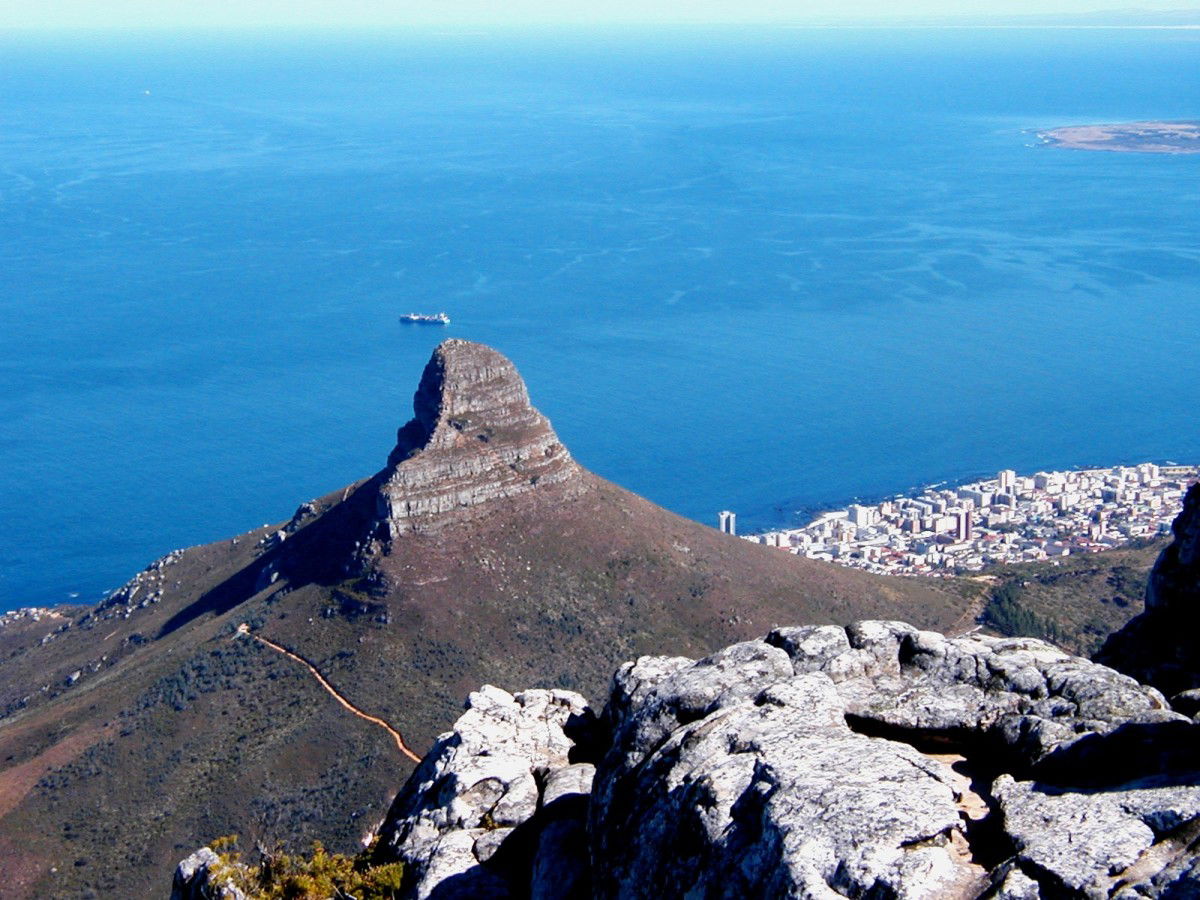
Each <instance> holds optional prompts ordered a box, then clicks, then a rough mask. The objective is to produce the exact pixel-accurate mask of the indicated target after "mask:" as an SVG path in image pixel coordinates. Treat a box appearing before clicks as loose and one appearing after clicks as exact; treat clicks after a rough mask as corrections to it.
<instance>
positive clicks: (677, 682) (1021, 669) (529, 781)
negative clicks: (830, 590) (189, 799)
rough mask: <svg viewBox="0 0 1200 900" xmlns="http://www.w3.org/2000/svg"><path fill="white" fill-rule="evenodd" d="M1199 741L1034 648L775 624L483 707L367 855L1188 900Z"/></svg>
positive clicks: (430, 893) (544, 874)
mask: <svg viewBox="0 0 1200 900" xmlns="http://www.w3.org/2000/svg"><path fill="white" fill-rule="evenodd" d="M1198 738H1200V725H1197V724H1195V723H1193V722H1192V721H1191V720H1190V719H1188V718H1187V717H1185V716H1183V715H1181V714H1179V713H1176V712H1173V711H1171V710H1170V709H1169V708H1168V706H1167V704H1166V702H1165V701H1164V699H1163V696H1162V695H1161V694H1160V693H1159V692H1158V691H1157V690H1156V689H1154V688H1152V687H1146V686H1143V685H1140V684H1139V683H1138V682H1136V681H1134V680H1133V679H1132V678H1130V677H1128V676H1125V675H1121V674H1119V673H1118V672H1116V671H1114V670H1112V669H1108V668H1106V667H1104V666H1101V665H1099V664H1096V663H1092V662H1089V661H1087V660H1084V659H1081V658H1078V657H1073V656H1070V655H1068V654H1066V653H1063V652H1061V651H1059V650H1057V649H1055V648H1054V647H1052V646H1050V645H1049V644H1046V643H1044V642H1042V641H1038V640H1033V639H1024V638H1020V639H998V638H990V637H984V636H980V635H972V636H967V637H960V638H947V637H943V636H942V635H940V634H935V633H932V632H925V631H919V630H917V629H916V628H913V627H912V626H910V625H906V624H904V623H901V622H880V621H868V622H859V623H856V624H854V625H850V626H848V627H844V628H843V627H839V626H813V627H802V628H780V629H776V630H775V631H772V632H771V633H770V634H769V635H767V636H766V637H765V638H763V639H761V640H754V641H748V642H745V643H741V644H735V645H733V646H731V647H728V648H726V649H724V650H722V651H720V652H718V653H715V654H713V655H712V656H709V657H707V658H705V659H701V660H698V661H695V660H691V659H686V658H681V657H642V658H640V659H638V660H636V661H633V662H629V663H626V664H625V665H623V666H622V667H621V668H620V669H619V670H618V671H617V673H616V674H615V676H614V678H613V683H612V687H611V691H610V695H609V697H608V701H607V703H606V705H605V707H604V710H603V713H602V714H601V715H599V716H596V715H594V713H593V711H592V710H590V709H589V708H588V706H587V704H586V703H585V702H584V700H583V698H582V697H579V696H578V695H576V694H571V693H569V692H565V691H526V692H524V693H521V694H516V695H511V694H508V693H506V692H504V691H501V690H499V689H497V688H494V687H485V688H483V689H481V690H480V691H478V692H476V693H474V694H472V695H471V698H470V700H469V701H468V708H467V711H466V713H465V714H464V715H463V716H462V717H461V718H460V719H459V720H458V722H457V723H456V724H455V727H454V730H453V731H451V732H449V733H447V734H445V735H443V736H442V737H441V738H440V739H439V740H438V742H437V744H436V745H435V747H434V748H433V750H431V751H430V753H429V755H428V756H427V757H426V758H425V760H424V761H423V762H422V764H421V766H420V767H419V768H418V770H417V771H416V772H415V773H414V775H413V776H412V778H411V779H410V780H409V782H408V783H407V785H406V786H405V788H404V789H403V790H402V791H401V793H400V795H399V796H398V797H397V798H396V801H395V803H394V804H393V806H392V810H391V812H390V814H389V816H388V819H387V821H386V822H385V824H384V826H383V828H382V830H381V834H380V837H381V840H380V843H379V847H380V851H379V852H380V854H381V861H382V860H394V859H399V860H403V861H404V862H405V863H406V865H407V867H408V874H409V883H408V888H407V890H408V894H407V896H412V897H418V898H438V900H445V898H452V897H534V898H539V900H549V898H568V897H587V896H592V897H596V898H616V897H620V898H658V897H689V898H701V897H703V898H735V897H738V898H740V897H797V898H842V897H845V898H867V897H869V898H959V897H961V898H968V897H970V898H975V897H987V898H1006V900H1018V898H1020V900H1033V898H1060V897H1087V898H1099V897H1117V898H1140V897H1196V896H1200V753H1197V752H1196V751H1197V747H1198V746H1200V742H1198V740H1197V739H1198ZM189 859H192V860H194V859H195V857H192V858H189ZM193 868H194V867H193ZM181 871H182V869H181ZM202 872H203V870H202V867H201V869H200V874H201V875H202ZM179 877H180V876H177V885H178V884H179ZM192 877H193V878H195V877H199V876H198V875H197V874H196V872H195V871H193V873H192ZM185 886H186V885H185ZM180 896H200V895H195V894H183V895H180Z"/></svg>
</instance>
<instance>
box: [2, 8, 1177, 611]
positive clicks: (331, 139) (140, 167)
mask: <svg viewBox="0 0 1200 900" xmlns="http://www.w3.org/2000/svg"><path fill="white" fill-rule="evenodd" d="M1151 118H1159V119H1172V118H1200V32H1195V31H1191V32H1189V31H1097V30H1085V31H1070V30H1061V31H1047V30H1028V31H1026V30H1001V31H967V30H948V31H919V30H914V31H884V30H802V29H777V30H774V31H766V30H729V29H726V30H723V31H702V30H694V29H693V30H686V31H659V32H656V33H649V32H633V31H609V32H593V33H591V34H587V35H583V34H578V33H570V32H543V33H525V34H516V33H503V32H496V33H490V34H488V33H482V34H432V33H411V34H381V35H374V36H369V37H368V36H340V37H330V36H324V37H314V36H304V35H292V36H283V37H281V36H270V37H268V36H262V35H257V36H250V35H241V36H218V35H210V36H203V37H197V36H190V37H185V36H163V35H160V36H150V37H142V38H137V39H134V38H123V39H114V38H112V37H105V36H95V35H93V36H73V37H53V38H51V37H41V38H35V37H30V36H17V35H8V36H0V473H2V474H0V608H11V607H16V606H20V605H27V604H32V603H52V602H60V601H65V600H68V599H70V598H72V597H74V596H75V595H79V598H80V599H82V600H94V599H96V598H97V597H98V596H99V595H100V594H101V592H102V591H104V590H105V589H108V588H112V587H114V586H116V585H117V584H119V583H120V582H122V581H123V580H124V579H125V578H127V577H128V576H129V575H130V574H131V573H132V572H133V571H135V570H137V569H139V568H141V566H143V565H144V564H145V563H146V562H148V561H149V560H151V559H152V558H154V557H156V556H158V555H160V554H162V553H164V552H166V551H167V550H170V549H171V548H173V547H177V546H184V545H188V544H194V543H201V542H205V541H210V540H214V539H217V538H221V537H225V536H229V535H232V534H235V533H238V532H241V531H243V530H246V529H248V528H251V527H254V526H256V525H258V524H261V523H262V522H265V521H273V520H279V519H282V518H285V517H286V516H288V515H289V514H290V513H291V512H292V510H293V509H294V508H295V507H296V506H297V505H298V504H299V503H300V502H302V501H304V500H306V499H308V498H310V497H313V496H317V495H319V494H322V493H325V492H328V491H330V490H333V489H336V488H338V487H340V486H342V485H343V484H345V483H347V482H349V481H351V480H353V479H356V478H359V477H361V476H364V475H367V474H369V473H371V472H373V471H375V470H376V469H378V468H379V467H380V466H381V465H382V463H383V461H384V460H385V458H386V456H387V453H388V450H389V449H390V448H391V446H392V443H393V441H394V435H395V429H396V428H397V426H399V425H400V424H401V423H402V422H403V421H404V420H405V419H406V418H407V416H408V414H409V412H410V409H411V407H410V401H411V394H412V390H413V388H414V387H415V385H416V381H417V379H418V377H419V374H420V371H421V367H422V365H423V363H424V361H425V359H426V358H427V356H428V354H429V352H430V350H431V348H432V347H433V346H434V344H435V343H436V342H437V341H438V340H440V339H441V338H443V337H447V336H460V337H466V338H471V339H475V340H480V341H485V342H487V343H490V344H493V345H494V346H496V347H497V348H499V349H500V350H502V351H503V352H504V353H506V354H508V355H509V356H510V357H511V358H512V359H513V360H514V361H515V362H516V363H517V365H518V366H519V368H520V370H521V372H522V373H523V374H524V376H525V378H526V380H527V382H528V383H529V387H530V390H531V393H532V395H533V398H534V401H535V403H536V404H537V405H538V406H539V407H540V408H541V409H542V410H543V411H544V412H546V413H547V414H548V415H549V416H550V417H551V419H552V420H553V422H554V424H555V426H556V428H557V429H558V431H559V434H560V435H561V436H562V438H563V439H564V441H565V442H566V443H567V445H568V446H569V447H570V448H571V450H572V451H573V453H574V454H575V455H576V456H577V457H578V458H579V459H580V460H581V461H582V462H583V463H584V464H585V465H587V466H588V467H590V468H591V469H593V470H595V471H596V472H598V473H600V474H602V475H604V476H606V477H608V478H610V479H613V480H614V481H617V482H619V483H620V484H622V485H625V486H626V487H629V488H631V489H633V490H635V491H638V492H639V493H642V494H644V495H646V496H647V497H649V498H651V499H652V500H654V501H656V502H658V503H661V504H663V505H665V506H667V507H669V508H671V509H673V510H676V511H678V512H680V513H683V514H684V515H688V516H691V517H694V518H697V519H700V520H701V521H705V522H710V523H711V522H713V521H715V518H714V517H715V513H716V511H717V510H719V509H722V508H730V509H733V510H735V511H737V512H739V513H740V516H741V524H742V526H743V528H746V527H751V526H754V525H759V526H766V525H770V524H775V523H778V522H781V521H789V520H790V519H791V518H792V517H794V516H795V513H796V511H797V510H798V509H801V508H805V507H811V506H817V505H821V504H827V503H842V502H845V501H847V500H849V499H850V498H852V497H855V496H873V495H880V494H884V493H888V492H892V491H898V490H902V489H905V488H907V487H910V486H912V485H916V484H920V483H925V482H930V481H937V480H941V479H954V478H964V477H969V476H973V475H979V474H983V473H988V472H992V471H995V470H997V469H999V468H1001V467H1012V468H1015V469H1018V470H1020V471H1033V470H1036V469H1039V468H1065V467H1069V466H1075V465H1081V464H1105V463H1115V462H1120V461H1138V460H1142V459H1158V460H1165V459H1177V460H1181V461H1195V460H1198V459H1200V430H1198V429H1197V427H1196V397H1197V396H1198V394H1200V362H1198V360H1200V356H1198V355H1197V352H1196V345H1197V337H1198V336H1200V240H1198V238H1200V156H1190V157H1189V156H1156V155H1145V154H1107V153H1087V152H1079V151H1068V150H1062V149H1054V148H1049V147H1044V146H1037V145H1036V141H1035V139H1034V137H1033V136H1032V135H1031V134H1030V133H1028V131H1029V129H1037V128H1045V127H1052V126H1056V125H1064V124H1074V123H1087V122H1107V121H1122V120H1134V119H1151ZM443 309H444V310H446V311H447V312H449V313H450V314H451V316H452V317H453V320H454V322H453V325H452V326H450V327H449V328H447V329H436V328H420V327H411V326H409V327H404V326H402V325H400V324H399V322H398V321H397V316H398V315H399V314H400V313H402V312H407V311H410V310H417V311H437V310H443Z"/></svg>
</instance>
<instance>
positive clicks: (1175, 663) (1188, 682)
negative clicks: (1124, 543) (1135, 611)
mask: <svg viewBox="0 0 1200 900" xmlns="http://www.w3.org/2000/svg"><path fill="white" fill-rule="evenodd" d="M1171 531H1172V533H1173V534H1174V536H1175V539H1174V540H1173V541H1172V542H1171V544H1170V545H1169V546H1168V547H1167V548H1166V549H1165V550H1163V552H1162V554H1161V555H1160V556H1159V558H1158V561H1157V562H1156V563H1155V564H1154V569H1153V571H1152V572H1151V573H1150V583H1149V585H1148V586H1147V589H1146V611H1145V612H1144V613H1142V614H1141V615H1139V616H1137V617H1135V618H1133V619H1131V620H1130V622H1129V623H1128V624H1127V625H1126V626H1125V627H1124V628H1122V629H1121V630H1120V631H1118V632H1115V633H1114V634H1112V635H1110V636H1109V638H1108V640H1107V641H1106V642H1105V644H1104V646H1103V647H1102V648H1101V650H1100V652H1099V653H1098V654H1097V656H1096V658H1097V659H1098V660H1099V661H1101V662H1103V663H1105V664H1106V665H1110V666H1112V667H1113V668H1116V669H1120V670H1121V671H1122V672H1127V673H1128V674H1130V675H1132V676H1134V677H1135V678H1138V679H1139V680H1141V681H1145V682H1146V683H1147V684H1153V685H1154V686H1155V687H1158V688H1159V689H1160V690H1162V691H1163V692H1164V693H1166V694H1167V696H1169V697H1171V698H1172V702H1173V703H1174V704H1175V705H1176V706H1177V707H1178V708H1179V709H1181V710H1185V711H1187V712H1188V713H1190V714H1195V713H1200V641H1197V640H1196V633H1197V626H1200V484H1194V485H1192V487H1191V489H1189V490H1188V492H1187V495H1186V496H1185V497H1184V500H1183V510H1182V511H1181V512H1180V514H1179V515H1178V516H1177V517H1176V519H1175V522H1174V523H1173V524H1172V526H1171Z"/></svg>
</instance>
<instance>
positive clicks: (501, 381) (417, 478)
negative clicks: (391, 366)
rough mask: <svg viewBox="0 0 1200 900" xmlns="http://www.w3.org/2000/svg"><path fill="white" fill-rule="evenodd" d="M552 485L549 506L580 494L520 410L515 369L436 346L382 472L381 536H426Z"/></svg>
mask: <svg viewBox="0 0 1200 900" xmlns="http://www.w3.org/2000/svg"><path fill="white" fill-rule="evenodd" d="M552 485H558V486H559V488H558V494H557V499H559V500H561V499H562V498H563V497H567V496H571V495H573V494H577V493H579V492H582V491H583V490H585V489H586V483H585V481H584V480H583V479H582V477H581V470H580V468H579V467H578V465H576V463H575V462H574V461H573V460H572V459H571V456H570V454H569V453H568V452H567V450H566V448H565V447H564V446H563V445H562V443H561V442H560V441H559V440H558V437H557V436H556V435H555V433H554V430H553V429H552V428H551V427H550V423H549V422H548V421H547V420H546V418H545V417H544V416H543V415H542V414H541V413H539V412H538V411H537V410H536V409H534V408H533V407H532V406H531V405H530V404H529V394H528V392H527V391H526V389H525V383H524V382H523V381H522V380H521V376H520V375H519V374H517V370H516V367H515V366H513V364H512V363H511V362H509V360H507V359H506V358H505V357H503V356H501V355H500V354H499V353H497V352H496V351H495V350H493V349H491V348H490V347H486V346H484V345H483V344H476V343H473V342H471V341H463V340H458V339H451V340H448V341H444V342H443V343H442V344H440V345H439V346H438V347H437V349H436V350H434V352H433V356H432V358H431V359H430V360H429V363H428V364H427V365H426V366H425V371H424V373H423V374H422V376H421V382H420V385H419V386H418V387H417V392H416V394H415V396H414V397H413V418H412V419H411V420H410V421H409V422H408V423H407V424H406V425H404V426H403V427H402V428H401V429H400V431H399V433H398V435H397V443H396V447H395V449H394V450H393V451H392V453H391V455H390V456H389V458H388V467H387V469H385V470H384V472H383V473H382V480H381V484H380V487H379V493H378V500H377V511H378V516H379V520H380V524H381V525H382V526H384V530H385V531H386V533H387V535H388V537H390V538H395V537H397V536H398V535H400V534H403V533H406V532H411V531H424V532H430V531H436V530H437V529H439V528H441V527H443V526H444V525H446V524H448V523H451V522H461V521H463V520H465V519H467V518H471V517H474V516H478V515H482V514H483V513H485V512H486V510H487V508H488V506H489V504H491V503H492V502H493V501H495V500H499V499H502V498H513V497H516V496H518V495H521V494H526V493H528V492H530V491H533V490H534V489H535V488H539V489H543V490H544V489H545V488H548V487H550V486H552Z"/></svg>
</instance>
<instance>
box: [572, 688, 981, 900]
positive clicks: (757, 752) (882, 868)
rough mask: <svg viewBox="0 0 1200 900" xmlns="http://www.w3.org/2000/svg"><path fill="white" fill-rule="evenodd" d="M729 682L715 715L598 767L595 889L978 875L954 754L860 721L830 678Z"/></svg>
mask: <svg viewBox="0 0 1200 900" xmlns="http://www.w3.org/2000/svg"><path fill="white" fill-rule="evenodd" d="M698 668H699V666H698ZM708 668H711V667H708ZM677 681H678V682H683V683H687V682H690V681H691V679H677ZM667 689H669V687H668V686H666V685H664V686H663V687H662V688H660V691H661V692H662V693H666V690H667ZM721 693H722V694H723V696H724V697H725V698H726V699H725V700H724V701H721V700H717V701H716V703H715V704H713V705H712V707H711V708H710V710H709V712H708V714H707V715H705V716H703V717H702V718H699V719H694V720H692V721H690V722H687V723H685V724H682V725H680V726H679V727H678V728H676V729H675V730H674V731H673V732H672V733H671V734H670V735H669V736H668V737H666V739H665V740H662V741H660V742H658V743H657V745H655V746H644V745H643V746H639V749H640V751H641V752H640V757H641V761H640V762H636V763H634V764H633V765H630V764H629V763H630V762H631V761H633V760H635V759H638V757H639V754H637V753H631V752H629V749H628V748H627V747H615V748H614V752H612V753H610V755H609V757H607V758H606V760H605V762H604V764H603V765H602V766H601V768H600V771H599V772H598V775H597V780H598V783H597V786H596V789H595V791H594V797H595V798H596V802H595V804H594V805H593V809H592V813H591V832H592V853H593V860H594V863H595V867H594V876H595V878H596V894H597V895H598V896H606V897H663V896H676V897H678V896H693V895H694V896H716V897H750V896H773V897H782V896H796V897H801V896H814V897H834V896H858V895H860V894H865V893H866V892H868V891H872V890H873V891H877V892H880V896H912V897H921V896H923V897H944V896H953V895H955V894H957V893H959V892H961V891H963V890H965V889H967V888H968V887H969V886H970V885H972V884H975V883H976V882H978V881H980V880H981V879H982V878H983V875H984V873H983V871H982V870H977V869H975V868H974V867H972V866H971V865H970V864H969V862H967V861H966V860H965V859H964V858H963V856H962V854H961V853H960V852H959V850H958V849H957V848H958V846H961V845H962V844H964V843H965V839H964V838H963V837H962V834H961V830H962V824H961V821H960V817H959V813H958V808H957V806H956V800H955V793H954V789H953V787H952V778H951V777H950V773H949V771H948V770H947V769H946V767H945V766H944V765H942V764H941V763H939V762H937V761H936V760H933V759H931V758H929V757H926V756H925V755H923V754H921V753H920V752H918V751H917V750H915V749H913V748H912V747H910V746H908V745H906V744H901V743H897V742H894V741H887V740H882V739H877V738H870V737H865V736H863V735H859V734H856V733H854V732H853V731H852V730H851V729H850V728H849V727H848V726H847V725H846V722H845V718H844V706H843V704H842V701H841V699H840V697H839V696H838V693H837V690H836V688H835V686H834V684H833V682H832V681H831V680H830V679H829V677H828V676H827V675H825V674H823V673H808V674H803V675H790V674H788V675H785V676H784V679H782V680H780V681H778V682H776V683H775V684H773V685H769V686H766V687H763V688H760V689H759V690H758V691H757V692H755V693H753V694H751V695H750V696H749V697H744V696H739V695H738V692H732V691H728V690H726V691H722V692H721ZM657 700H658V701H659V704H658V705H659V706H660V707H661V706H662V705H664V701H666V697H663V696H660V697H659V698H657ZM637 714H638V713H636V712H635V716H636V715H637ZM645 734H646V733H645V732H638V731H636V730H634V729H630V730H627V731H626V732H625V739H626V740H627V741H633V742H638V743H639V744H640V742H641V740H642V739H643V738H644V737H645ZM601 796H607V797H608V802H607V803H604V802H601V801H600V800H599V798H600V797H601Z"/></svg>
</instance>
